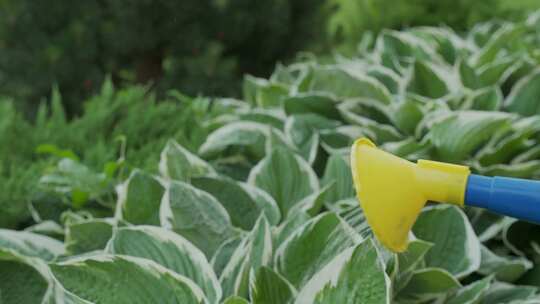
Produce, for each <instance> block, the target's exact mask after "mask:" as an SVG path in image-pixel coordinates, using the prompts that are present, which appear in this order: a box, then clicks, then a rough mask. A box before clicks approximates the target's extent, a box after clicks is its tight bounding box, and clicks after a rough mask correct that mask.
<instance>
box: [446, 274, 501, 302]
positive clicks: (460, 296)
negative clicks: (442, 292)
mask: <svg viewBox="0 0 540 304" xmlns="http://www.w3.org/2000/svg"><path fill="white" fill-rule="evenodd" d="M492 280H493V278H492V277H491V276H489V277H485V278H483V279H482V280H479V281H476V282H474V283H471V284H469V285H467V286H465V287H463V288H461V289H460V290H459V291H458V292H457V293H456V294H455V295H453V296H452V297H450V298H449V299H448V300H447V301H446V302H445V303H446V304H475V303H478V302H479V301H480V300H481V299H482V298H483V297H484V295H485V294H486V292H487V291H488V289H489V287H490V285H491V281H492ZM489 303H491V302H489Z"/></svg>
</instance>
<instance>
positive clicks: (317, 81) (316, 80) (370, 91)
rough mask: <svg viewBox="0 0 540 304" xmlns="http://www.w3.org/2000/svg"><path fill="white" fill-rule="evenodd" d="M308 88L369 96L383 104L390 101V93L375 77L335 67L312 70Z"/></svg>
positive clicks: (341, 94) (354, 95) (338, 93)
mask: <svg viewBox="0 0 540 304" xmlns="http://www.w3.org/2000/svg"><path fill="white" fill-rule="evenodd" d="M312 73H313V75H312V78H311V83H310V89H311V90H312V91H314V92H322V93H331V94H334V95H335V96H337V97H370V98H373V99H375V100H378V101H380V102H382V103H384V104H389V103H390V102H391V99H392V98H391V95H390V92H388V89H386V87H385V86H383V85H382V84H381V83H380V82H379V81H377V80H376V79H375V78H373V77H370V76H367V75H365V74H360V73H354V74H353V73H351V72H350V71H345V70H343V69H340V68H337V67H332V66H328V67H323V66H321V67H318V68H315V69H314V70H313V72H312Z"/></svg>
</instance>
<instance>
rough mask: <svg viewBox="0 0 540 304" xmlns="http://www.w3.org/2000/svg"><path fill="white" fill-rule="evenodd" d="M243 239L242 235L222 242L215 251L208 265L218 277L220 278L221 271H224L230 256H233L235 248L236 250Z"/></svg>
mask: <svg viewBox="0 0 540 304" xmlns="http://www.w3.org/2000/svg"><path fill="white" fill-rule="evenodd" d="M243 239H244V235H243V234H239V235H237V236H235V237H232V238H230V239H228V240H226V241H225V242H223V243H222V244H221V246H219V248H218V249H217V250H216V253H215V254H214V256H213V257H212V260H211V262H210V263H211V264H212V267H213V268H214V272H215V273H216V275H217V276H218V277H220V276H221V273H222V272H223V269H225V267H226V266H227V264H228V263H229V261H230V259H231V256H232V255H233V253H234V251H235V250H236V248H238V246H239V245H240V243H241V242H242V240H243Z"/></svg>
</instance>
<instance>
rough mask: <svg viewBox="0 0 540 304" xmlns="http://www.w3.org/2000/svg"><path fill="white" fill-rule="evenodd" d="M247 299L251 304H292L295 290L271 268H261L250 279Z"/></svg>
mask: <svg viewBox="0 0 540 304" xmlns="http://www.w3.org/2000/svg"><path fill="white" fill-rule="evenodd" d="M249 297H250V299H251V301H252V302H253V304H269V303H282V304H287V303H292V301H293V300H294V299H295V297H296V289H295V288H294V287H293V286H292V285H291V284H290V283H289V282H288V281H287V280H286V279H285V278H284V277H282V276H281V275H279V274H278V273H276V272H274V271H273V270H272V269H271V268H269V267H266V266H263V267H261V268H259V270H257V272H256V273H255V275H252V277H251V283H250V289H249Z"/></svg>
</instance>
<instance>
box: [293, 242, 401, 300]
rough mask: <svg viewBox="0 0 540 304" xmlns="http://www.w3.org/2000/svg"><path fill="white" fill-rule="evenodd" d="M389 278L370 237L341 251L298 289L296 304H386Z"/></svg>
mask: <svg viewBox="0 0 540 304" xmlns="http://www.w3.org/2000/svg"><path fill="white" fill-rule="evenodd" d="M390 296H391V290H390V279H389V278H388V277H387V275H386V273H385V270H384V263H383V262H382V259H381V258H380V256H379V253H378V252H377V248H376V246H375V244H374V243H373V241H372V240H371V239H368V240H365V241H363V242H362V243H361V244H359V245H357V246H355V247H352V248H349V249H347V250H345V251H343V252H342V253H341V254H339V255H338V256H336V257H335V258H334V259H332V260H331V261H330V262H329V263H328V264H326V266H325V267H323V268H322V269H320V271H318V272H317V273H316V274H315V275H314V276H313V277H312V278H311V280H309V282H307V284H306V285H305V287H304V288H303V289H302V291H300V294H299V295H298V299H297V301H296V303H297V304H303V303H305V304H308V303H321V304H322V303H328V304H330V303H349V302H350V303H390Z"/></svg>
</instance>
